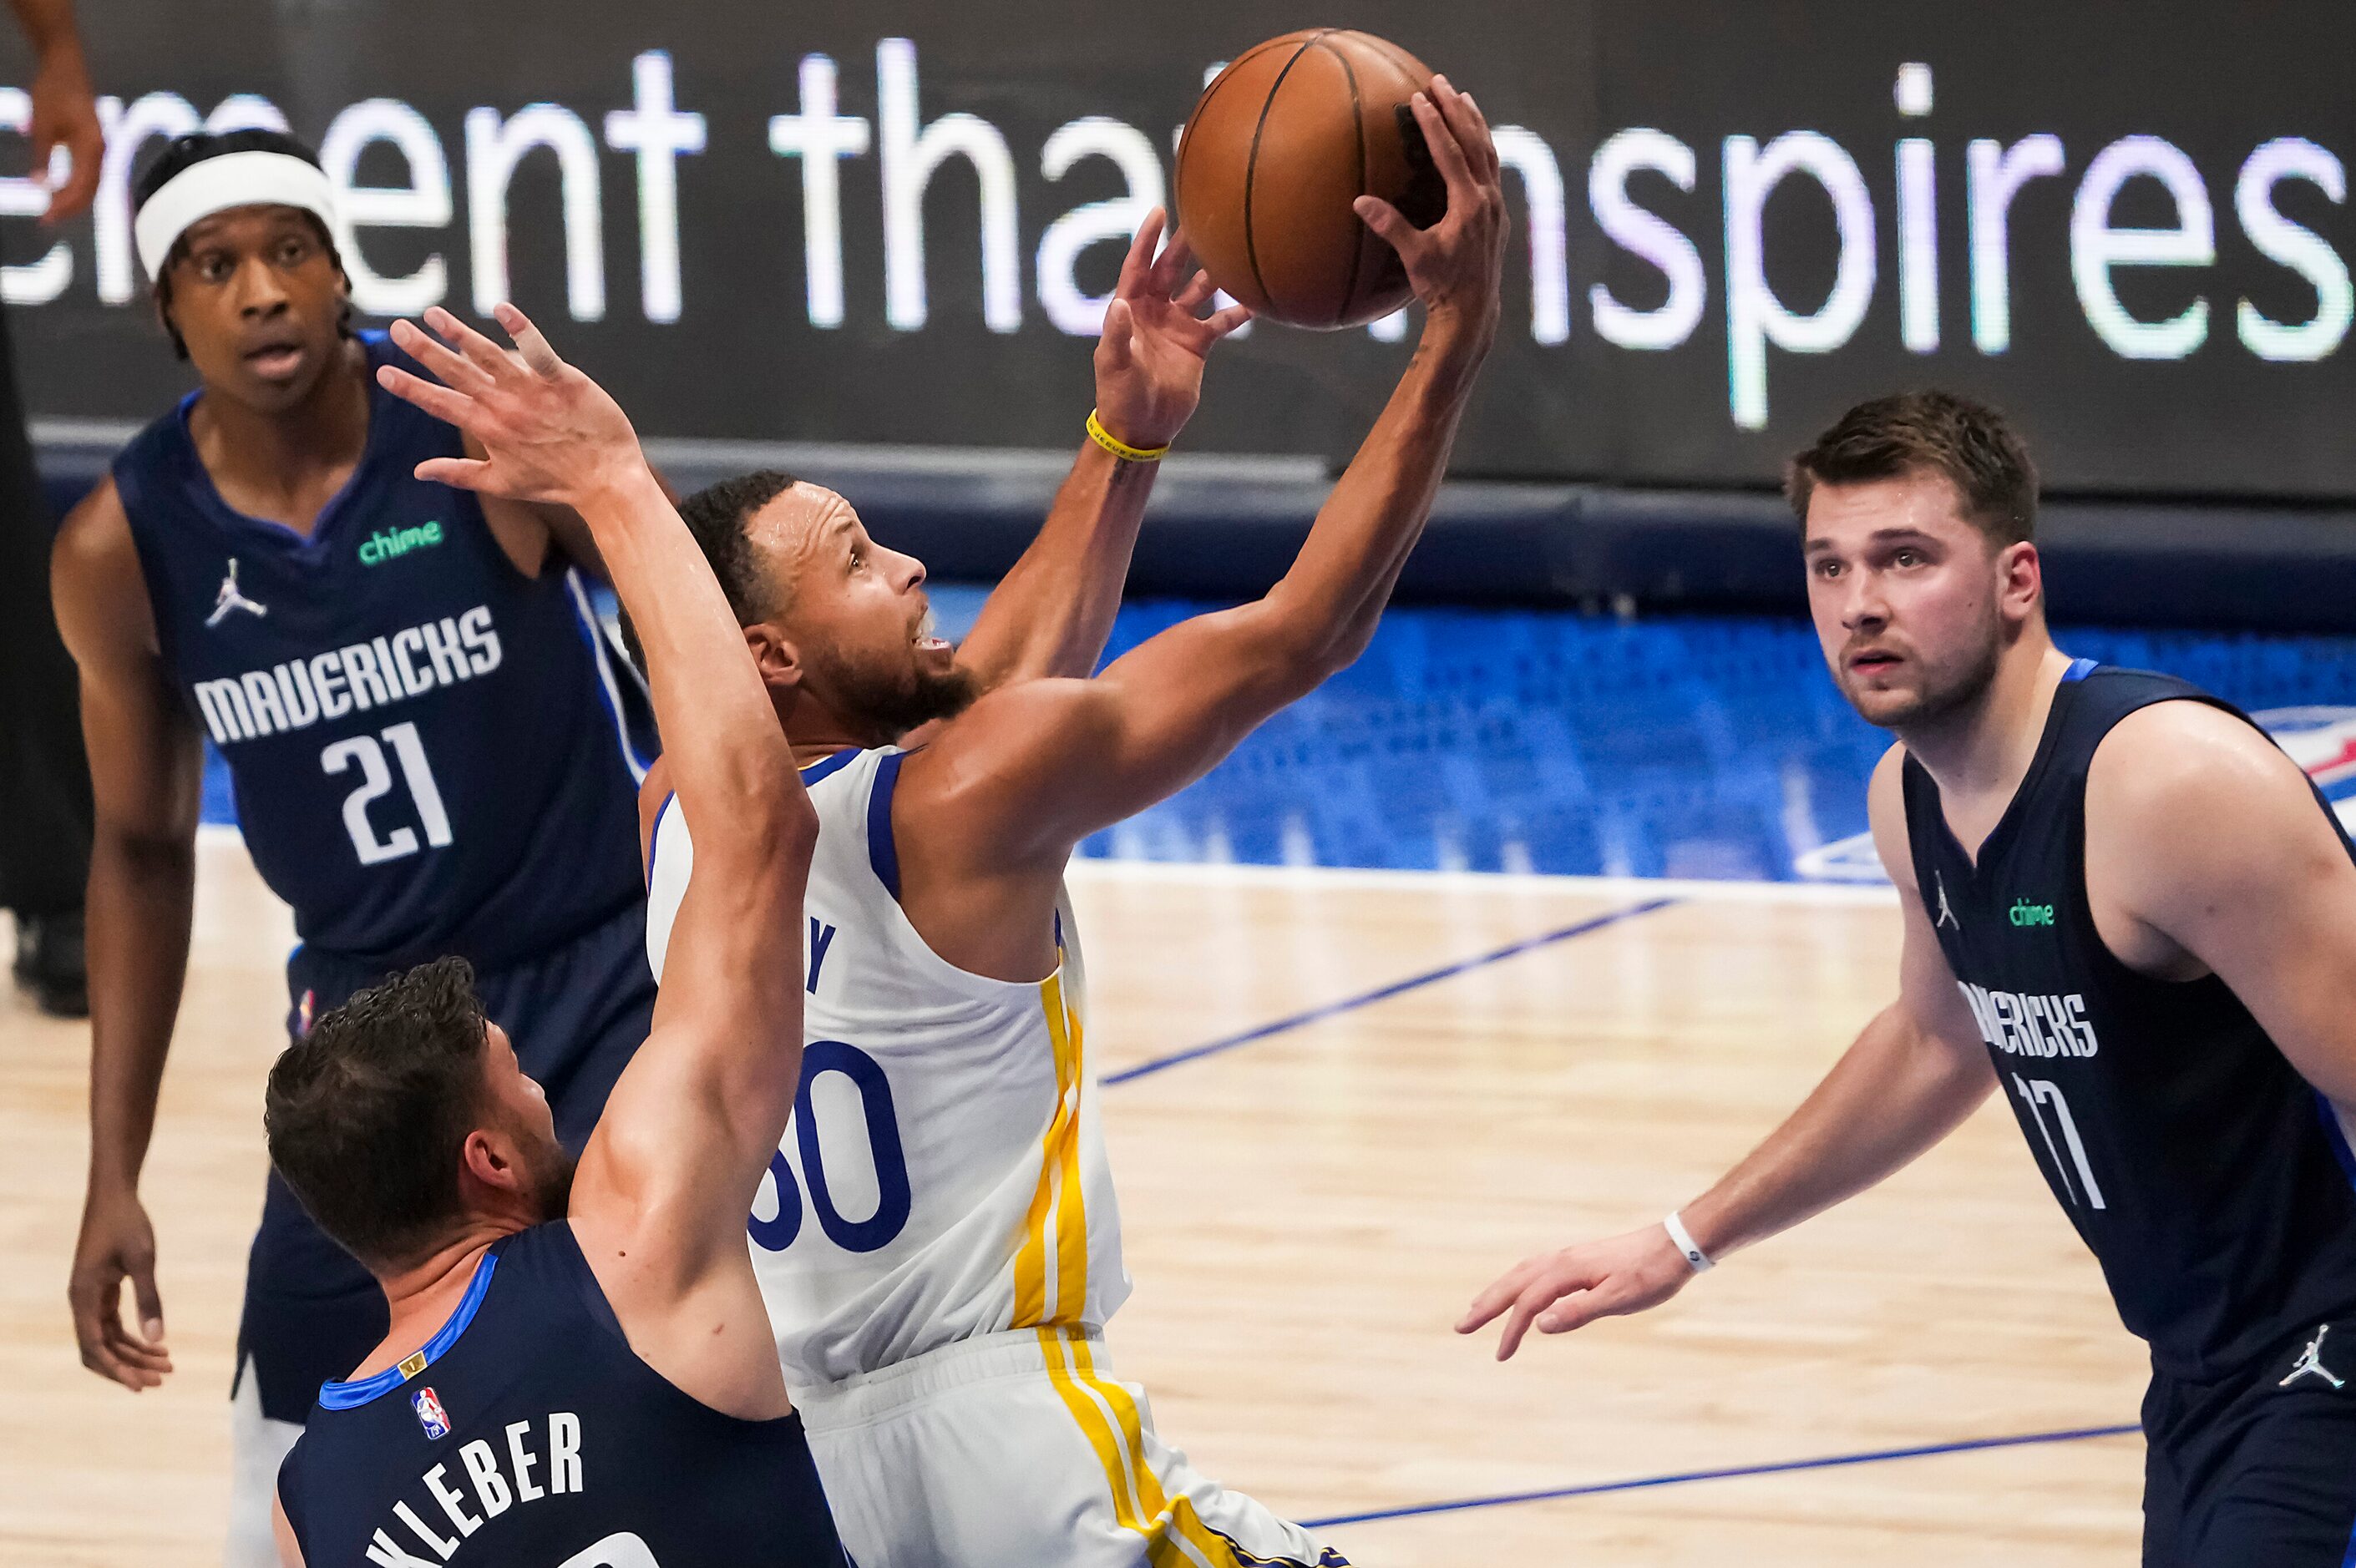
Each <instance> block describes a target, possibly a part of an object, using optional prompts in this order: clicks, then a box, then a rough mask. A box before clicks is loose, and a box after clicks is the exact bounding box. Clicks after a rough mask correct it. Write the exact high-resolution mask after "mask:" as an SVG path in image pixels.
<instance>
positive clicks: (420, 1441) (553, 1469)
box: [278, 1221, 848, 1568]
mask: <svg viewBox="0 0 2356 1568" xmlns="http://www.w3.org/2000/svg"><path fill="white" fill-rule="evenodd" d="M278 1497H279V1501H280V1502H281V1504H282V1505H283V1506H284V1509H285V1510H286V1519H287V1522H288V1523H290V1524H292V1525H293V1526H294V1527H295V1539H296V1540H297V1541H300V1542H301V1543H302V1547H303V1560H304V1561H305V1563H310V1564H312V1568H331V1565H332V1568H345V1565H346V1564H351V1565H353V1568H360V1565H363V1564H368V1563H376V1564H382V1565H385V1568H410V1565H412V1564H425V1565H428V1568H441V1565H442V1564H444V1563H451V1564H455V1568H750V1565H753V1564H760V1565H761V1568H848V1564H847V1563H846V1560H845V1558H844V1556H843V1552H842V1547H841V1541H839V1539H838V1538H837V1536H836V1534H835V1526H834V1518H833V1515H832V1514H831V1513H830V1511H829V1510H828V1508H827V1503H826V1494H825V1492H824V1491H823V1490H822V1489H821V1488H820V1487H819V1478H818V1467H817V1466H816V1464H815V1463H814V1462H813V1461H812V1460H811V1458H810V1450H809V1439H808V1438H807V1437H806V1436H805V1435H803V1432H802V1423H801V1417H800V1416H799V1415H798V1414H796V1415H787V1416H784V1417H781V1418H779V1419H777V1420H775V1421H741V1420H738V1419H737V1418H736V1417H734V1416H730V1415H723V1414H722V1413H720V1412H718V1411H716V1410H713V1409H712V1408H711V1407H710V1406H708V1405H705V1404H702V1403H699V1402H697V1401H696V1400H694V1399H691V1398H690V1397H689V1396H688V1395H686V1394H684V1393H682V1392H680V1391H679V1390H678V1389H677V1388H675V1387H673V1386H672V1385H671V1383H670V1382H669V1381H667V1380H666V1379H664V1378H663V1376H662V1375H661V1374H660V1373H659V1372H657V1371H655V1370H654V1369H653V1368H651V1367H649V1366H648V1365H647V1364H646V1363H645V1362H644V1361H642V1360H639V1359H638V1358H637V1355H636V1353H634V1352H633V1351H632V1350H631V1349H630V1347H629V1342H628V1341H627V1340H626V1339H625V1338H624V1337H623V1334H622V1329H621V1326H620V1324H619V1323H618V1322H617V1321H616V1319H615V1317H614V1313H613V1309H612V1307H610V1306H609V1305H608V1304H607V1302H606V1300H605V1293H604V1291H603V1290H601V1289H600V1288H599V1287H598V1285H597V1279H596V1276H595V1275H593V1274H591V1273H590V1271H589V1264H588V1263H587V1260H585V1259H584V1258H583V1257H582V1255H581V1248H580V1244H579V1243H577V1242H576V1241H574V1239H573V1227H572V1226H571V1225H570V1224H567V1223H564V1222H562V1221H559V1222H557V1223H555V1224H552V1225H539V1226H535V1227H534V1228H532V1229H531V1230H529V1231H523V1232H518V1233H517V1234H515V1235H512V1236H509V1237H507V1238H506V1239H505V1240H503V1241H501V1242H499V1243H497V1244H496V1245H495V1246H493V1247H492V1249H491V1250H490V1252H489V1253H487V1254H486V1255H485V1256H484V1259H483V1262H482V1264H481V1265H480V1266H479V1267H477V1270H476V1272H475V1278H474V1282H473V1283H472V1284H471V1285H469V1286H468V1287H467V1291H466V1299H465V1300H464V1301H462V1302H461V1303H460V1304H459V1306H458V1310H457V1311H456V1312H455V1313H453V1314H452V1315H451V1317H450V1320H449V1322H447V1323H446V1324H444V1325H443V1327H442V1329H441V1331H440V1332H439V1333H437V1334H435V1335H434V1338H433V1339H431V1340H430V1341H428V1342H427V1344H426V1345H425V1346H424V1348H423V1349H421V1350H419V1351H418V1353H417V1354H416V1355H414V1356H412V1357H411V1358H410V1359H409V1360H406V1361H403V1362H402V1363H401V1364H400V1365H399V1366H397V1367H393V1368H391V1369H390V1370H388V1371H383V1372H380V1373H378V1374H377V1375H376V1376H374V1377H372V1378H366V1379H362V1380H360V1381H356V1382H347V1383H329V1384H327V1386H326V1387H324V1388H322V1389H321V1390H320V1391H319V1403H318V1405H317V1407H316V1408H315V1409H314V1410H313V1411H312V1412H311V1418H310V1421H309V1422H308V1424H306V1425H305V1428H304V1432H303V1435H302V1437H301V1439H300V1440H299V1441H297V1442H296V1444H295V1447H294V1450H293V1451H292V1452H291V1453H289V1454H288V1455H287V1456H286V1462H285V1464H284V1467H281V1468H280V1470H279V1472H278Z"/></svg>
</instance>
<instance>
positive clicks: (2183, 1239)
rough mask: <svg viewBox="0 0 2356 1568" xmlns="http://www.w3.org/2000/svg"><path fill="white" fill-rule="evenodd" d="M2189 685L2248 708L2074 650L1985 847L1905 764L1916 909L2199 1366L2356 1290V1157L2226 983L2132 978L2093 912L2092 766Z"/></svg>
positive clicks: (2145, 1307) (2035, 1134) (2251, 1351)
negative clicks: (2124, 727)
mask: <svg viewBox="0 0 2356 1568" xmlns="http://www.w3.org/2000/svg"><path fill="white" fill-rule="evenodd" d="M2185 700H2189V701H2197V702H2206V703H2209V704H2211V705H2212V706H2214V707H2218V708H2222V709H2225V710H2226V711H2228V712H2234V713H2235V714H2236V717H2243V718H2246V715H2241V714H2239V713H2238V712H2237V711H2236V710H2235V709H2232V708H2231V707H2230V706H2228V705H2227V704H2225V703H2222V702H2220V701H2218V700H2217V699H2215V698H2212V697H2211V696H2209V695H2208V694H2207V693H2205V692H2203V691H2201V690H2200V689H2199V688H2196V687H2193V686H2190V685H2188V684H2187V683H2185V682H2183V681H2180V680H2177V679H2175V678H2173V677H2169V676H2162V675H2147V674H2145V673H2143V672H2141V671H2137V670H2125V669H2114V668H2108V667H2097V666H2095V665H2094V663H2093V662H2092V661H2091V660H2085V659H2082V660H2079V661H2078V662H2077V663H2076V664H2074V665H2072V667H2071V671H2070V676H2069V677H2068V678H2066V679H2064V680H2063V681H2062V683H2061V687H2060V688H2058V689H2057V690H2056V691H2055V693H2054V697H2053V707H2052V711H2051V714H2050V716H2049V717H2048V718H2047V720H2046V725H2045V733H2044V735H2043V737H2042V738H2041V740H2040V743H2039V746H2038V750H2037V752H2036V756H2035V759H2034V760H2033V761H2032V762H2031V763H2030V764H2029V772H2028V773H2027V775H2026V776H2024V777H2023V778H2022V780H2021V783H2020V788H2019V791H2018V792H2017V793H2016V794H2015V795H2014V796H2013V800H2012V804H2011V805H2010V806H2009V807H2008V809H2007V810H2006V812H2005V814H2004V816H2002V817H2001V818H2000V819H1998V821H1997V826H1996V828H1995V830H1994V831H1993V832H1991V833H1990V834H1989V835H1988V837H1987V842H1986V843H1985V844H1983V845H1982V846H1981V848H1980V853H1979V860H1978V863H1977V864H1976V865H1975V864H1974V863H1973V861H1972V859H1971V858H1970V857H1968V856H1966V855H1965V853H1964V851H1963V848H1962V846H1961V845H1959V844H1958V843H1957V842H1956V840H1955V837H1954V833H1953V831H1952V830H1951V829H1949V827H1947V822H1946V817H1945V816H1944V814H1943V812H1942V810H1941V808H1940V803H1939V786H1938V785H1937V784H1936V783H1935V782H1933V779H1932V778H1931V775H1930V774H1929V773H1927V772H1926V771H1925V770H1924V769H1923V768H1922V764H1921V763H1917V762H1916V761H1915V760H1914V759H1913V758H1912V757H1911V756H1910V757H1908V758H1907V759H1906V762H1905V765H1904V769H1903V779H1904V797H1905V804H1906V831H1907V837H1908V839H1909V842H1910V844H1911V846H1912V858H1913V862H1914V874H1915V876H1916V877H1917V878H1918V879H1919V880H1920V885H1921V887H1922V907H1923V909H1924V910H1925V911H1926V912H1928V913H1929V914H1930V916H1931V920H1932V923H1933V929H1934V930H1935V931H1936V933H1937V934H1938V938H1939V946H1940V948H1941V950H1942V951H1943V952H1944V953H1945V955H1946V958H1947V963H1948V965H1950V966H1951V967H1952V968H1953V969H1954V973H1955V977H1956V979H1957V980H1958V981H1959V982H1960V983H1961V984H1962V987H1963V991H1964V996H1965V1000H1966V1001H1967V1002H1968V1003H1969V1005H1970V1007H1971V1010H1972V1014H1973V1016H1974V1018H1975V1019H1976V1020H1977V1022H1978V1025H1979V1029H1980V1033H1981V1036H1982V1037H1983V1038H1984V1039H1985V1040H1986V1041H1987V1048H1988V1054H1989V1056H1990V1057H1991V1058H1992V1059H1993V1060H1994V1061H1995V1063H1996V1069H1997V1082H1998V1083H1999V1084H2000V1085H2001V1087H2002V1089H2003V1093H2004V1096H2005V1099H2006V1100H2007V1101H2008V1103H2009V1104H2011V1106H2012V1112H2013V1115H2014V1116H2015V1117H2016V1118H2017V1119H2018V1120H2019V1123H2020V1129H2021V1132H2022V1133H2023V1135H2025V1136H2027V1138H2028V1140H2029V1149H2030V1151H2031V1153H2032V1154H2034V1156H2035V1157H2036V1159H2037V1165H2038V1168H2039V1169H2040V1170H2041V1171H2042V1172H2043V1173H2044V1176H2045V1179H2046V1182H2047V1184H2048V1185H2049V1186H2051V1188H2052V1189H2053V1195H2054V1197H2055V1198H2057V1199H2059V1200H2061V1206H2062V1208H2063V1209H2064V1210H2065V1211H2067V1212H2068V1213H2069V1216H2070V1219H2071V1221H2072V1223H2073V1224H2075V1225H2076V1226H2077V1229H2078V1233H2079V1235H2080V1236H2082V1237H2083V1238H2084V1239H2085V1243H2086V1245H2087V1246H2088V1247H2089V1248H2091V1249H2092V1250H2093V1251H2094V1256H2095V1257H2096V1258H2097V1259H2098V1260H2100V1262H2101V1264H2102V1265H2103V1273H2104V1276H2105V1277H2106V1278H2107V1280H2108V1281H2109V1284H2110V1287H2111V1294H2112V1296H2113V1297H2114V1298H2115V1300H2116V1302H2117V1304H2118V1309H2119V1316H2120V1317H2121V1318H2122V1319H2123V1320H2124V1321H2125V1322H2126V1326H2127V1328H2130V1329H2131V1330H2133V1331H2134V1332H2135V1333H2136V1334H2137V1335H2138V1336H2140V1337H2141V1338H2143V1339H2146V1340H2147V1341H2148V1342H2149V1344H2150V1346H2151V1352H2152V1360H2153V1362H2154V1364H2155V1365H2156V1366H2158V1368H2159V1370H2160V1371H2164V1372H2167V1373H2169V1374H2170V1375H2172V1376H2176V1377H2181V1378H2188V1379H2195V1380H2201V1379H2208V1378H2212V1377H2216V1376H2219V1375H2222V1374H2224V1373H2226V1372H2230V1371H2234V1370H2236V1369H2237V1368H2240V1367H2242V1366H2244V1365H2245V1364H2247V1363H2248V1362H2249V1361H2251V1360H2254V1359H2255V1358H2258V1357H2262V1356H2265V1355H2267V1354H2270V1353H2272V1352H2273V1351H2275V1350H2276V1349H2278V1348H2279V1347H2280V1346H2281V1345H2282V1344H2283V1342H2284V1341H2285V1340H2286V1339H2289V1338H2290V1337H2291V1336H2293V1335H2295V1334H2297V1333H2300V1332H2306V1333H2312V1332H2313V1331H2314V1325H2316V1324H2318V1323H2320V1322H2323V1321H2325V1320H2327V1319H2330V1318H2336V1317H2340V1316H2342V1315H2344V1314H2346V1313H2347V1312H2349V1311H2350V1310H2351V1308H2356V1185H2351V1180H2356V1164H2351V1160H2350V1156H2349V1148H2348V1143H2347V1140H2346V1136H2345V1135H2344V1133H2343V1132H2342V1130H2341V1126H2340V1120H2339V1117H2338V1115H2337V1113H2336V1112H2335V1111H2334V1110H2333V1108H2332V1106H2331V1105H2330V1104H2329V1102H2328V1101H2326V1100H2325V1099H2324V1098H2323V1097H2322V1096H2321V1095H2319V1094H2318V1093H2316V1091H2315V1090H2314V1089H2313V1088H2312V1087H2311V1086H2309V1085H2308V1083H2307V1081H2306V1080H2305V1079H2303V1078H2301V1077H2300V1076H2299V1074H2298V1072H2297V1070H2296V1069H2294V1068H2293V1067H2292V1066H2291V1064H2290V1062H2289V1061H2287V1060H2286V1058H2285V1057H2284V1056H2283V1054H2282V1052H2281V1051H2280V1050H2278V1049H2277V1048H2276V1045H2275V1043H2274V1041H2273V1040H2271V1039H2269V1038H2268V1037H2267V1035H2266V1032H2265V1029H2263V1028H2262V1027H2260V1025H2259V1023H2258V1021H2257V1019H2254V1018H2253V1017H2252V1016H2251V1014H2250V1010H2249V1008H2246V1007H2244V1005H2243V1004H2242V1001H2241V998H2240V997H2236V996H2234V995H2233V991H2232V989H2231V988H2230V987H2227V986H2226V984H2225V983H2224V982H2223V981H2222V980H2220V979H2218V978H2217V977H2215V976H2208V977H2206V978H2203V979H2200V980H2191V981H2184V982H2170V981H2163V980H2155V979H2152V978H2150V977H2148V976H2144V975H2139V974H2137V973H2136V971H2134V970H2132V969H2129V968H2128V967H2127V966H2126V965H2124V964H2122V963H2120V962H2119V960H2118V959H2117V958H2116V957H2115V955H2113V954H2112V953H2111V951H2110V949H2109V947H2108V946H2107V945H2105V944H2104V942H2103V939H2102V937H2101V935H2100V934H2099V933H2097V932H2096V931H2095V929H2094V913H2093V910H2092V907H2091V906H2090V905H2089V903H2088V902H2087V897H2086V871H2085V865H2086V817H2085V805H2086V769H2087V765H2088V763H2091V762H2092V761H2093V759H2094V749H2095V748H2096V747H2097V746H2098V745H2100V744H2101V743H2102V740H2103V737H2104V736H2105V735H2107V734H2108V733H2110V731H2111V728H2112V726H2113V725H2115V724H2116V723H2117V722H2118V721H2119V720H2122V719H2124V718H2126V716H2127V715H2128V714H2130V713H2133V712H2135V711H2136V709H2141V708H2145V707H2147V706H2149V705H2150V704H2152V703H2155V702H2169V701H2185ZM2316 804H2317V807H2318V809H2319V810H2322V811H2323V812H2324V813H2325V815H2326V816H2329V815H2330V808H2329V805H2326V804H2325V803H2324V801H2323V799H2322V797H2321V796H2320V795H2318V796H2317V797H2316ZM2333 825H2334V827H2335V828H2336V827H2338V823H2337V819H2336V818H2335V819H2334V822H2333ZM2340 837H2341V841H2342V843H2345V842H2346V841H2347V836H2346V834H2345V833H2342V834H2341V836H2340ZM2351 854H2356V850H2351Z"/></svg>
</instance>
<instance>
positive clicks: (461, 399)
mask: <svg viewBox="0 0 2356 1568" xmlns="http://www.w3.org/2000/svg"><path fill="white" fill-rule="evenodd" d="M492 315H495V316H496V317H498V323H499V325H501V326H503V327H505V328H506V329H507V333H508V336H509V337H510V338H512V339H513V340H514V342H515V346H516V347H515V349H514V351H512V352H510V351H509V350H507V349H503V348H501V347H499V346H498V344H496V343H493V342H492V341H491V340H490V339H489V338H487V337H485V336H483V335H482V334H481V333H479V332H477V331H476V330H475V329H474V328H473V327H471V326H468V325H466V323H465V322H462V321H460V320H459V319H458V318H457V317H456V316H455V315H451V314H450V313H449V312H448V311H446V310H444V309H443V308H442V307H441V306H439V305H436V306H434V308H433V309H432V310H429V311H427V312H426V313H425V322H426V325H428V326H431V327H432V328H433V329H434V333H436V334H439V335H440V338H444V339H447V340H448V344H444V342H442V341H440V340H439V339H437V338H436V337H435V336H430V335H428V334H427V333H426V332H425V331H424V330H423V329H422V328H421V327H419V326H418V325H416V324H415V323H414V322H408V321H397V322H394V323H393V324H392V340H393V341H394V342H395V343H397V344H399V345H400V346H401V347H402V349H403V350H405V351H406V352H408V353H409V354H410V355H411V356H412V357H414V358H415V359H416V360H417V361H418V363H420V364H422V365H423V366H424V367H425V368H427V369H429V370H431V371H433V372H434V375H436V376H438V377H440V378H441V380H440V383H439V384H436V383H435V382H433V381H428V380H426V379H423V377H419V376H413V375H411V374H410V373H409V372H408V371H406V370H402V369H400V368H397V367H394V366H391V365H388V366H385V367H383V368H380V370H378V371H377V380H378V381H379V383H380V384H381V385H382V386H383V387H384V389H386V390H387V391H389V392H391V393H392V394H393V395H394V396H396V397H399V398H402V399H404V400H407V401H409V402H412V403H414V404H416V405H417V406H418V407H419V408H421V409H423V410H424V411H426V412H427V413H429V414H432V415H433V416H434V418H436V419H439V420H446V421H449V422H450V423H452V424H454V425H456V426H457V427H458V428H459V429H460V430H462V431H464V432H466V434H468V435H470V436H472V437H474V438H475V440H476V441H477V442H478V443H481V445H482V447H483V450H484V452H485V453H487V455H486V456H484V457H481V458H464V457H435V458H428V459H427V460H426V461H425V462H423V463H421V464H418V465H417V477H419V478H420V479H431V480H434V481H437V482H439V483H441V484H444V485H455V486H456V487H457V488H459V489H462V490H482V491H487V492H488V493H490V494H492V495H494V496H507V497H509V499H511V500H517V501H543V502H552V503H555V504H558V505H561V506H568V507H573V508H574V509H575V510H578V509H579V508H580V504H581V502H582V500H583V499H584V498H585V497H587V496H591V495H594V494H595V493H597V492H599V491H601V490H604V489H606V488H608V487H610V486H612V485H615V484H616V483H617V482H619V481H621V480H624V479H627V478H633V477H636V476H637V475H638V474H639V473H640V472H641V471H642V470H644V469H645V467H646V458H645V456H644V454H643V453H640V452H639V450H638V437H637V432H636V431H635V430H633V429H631V427H630V421H629V417H628V416H627V415H626V414H624V413H623V412H622V409H621V405H620V404H618V403H616V402H615V401H614V400H613V398H612V397H611V396H609V395H608V394H607V393H606V391H605V389H604V388H603V387H600V386H599V385H597V383H596V382H594V381H593V380H591V379H589V378H588V377H586V376H584V375H583V374H582V373H581V372H580V371H578V370H576V369H574V368H573V367H572V366H570V365H567V364H566V363H565V362H564V361H563V360H562V359H560V358H559V357H557V354H556V350H555V349H553V348H552V347H549V344H548V339H547V338H545V337H543V336H541V333H540V329H539V328H538V327H536V326H534V325H532V324H531V322H530V319H529V318H528V317H526V316H525V315H524V314H523V312H521V311H519V310H518V309H517V308H516V307H515V306H514V305H512V304H502V305H500V306H498V308H497V309H496V310H494V311H493V312H492ZM449 345H455V348H453V347H449Z"/></svg>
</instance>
